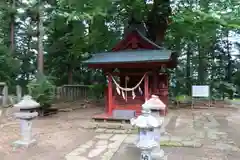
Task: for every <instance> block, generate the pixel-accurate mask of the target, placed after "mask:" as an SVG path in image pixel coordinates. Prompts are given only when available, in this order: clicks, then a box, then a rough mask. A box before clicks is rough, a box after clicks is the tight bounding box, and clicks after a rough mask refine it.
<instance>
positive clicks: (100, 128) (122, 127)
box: [83, 122, 138, 134]
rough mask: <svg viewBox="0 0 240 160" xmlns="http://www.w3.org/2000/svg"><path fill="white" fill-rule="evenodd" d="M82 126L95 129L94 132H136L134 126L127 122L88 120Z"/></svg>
mask: <svg viewBox="0 0 240 160" xmlns="http://www.w3.org/2000/svg"><path fill="white" fill-rule="evenodd" d="M83 128H84V129H91V130H95V132H96V133H111V134H112V133H114V134H136V133H137V132H138V129H137V128H136V127H133V126H132V125H131V124H127V123H126V124H124V123H113V122H111V123H109V122H99V123H98V122H90V123H88V125H86V126H84V127H83Z"/></svg>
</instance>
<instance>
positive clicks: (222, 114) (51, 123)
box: [0, 104, 240, 160]
mask: <svg viewBox="0 0 240 160" xmlns="http://www.w3.org/2000/svg"><path fill="white" fill-rule="evenodd" d="M72 105H73V104H72ZM74 105H76V106H71V108H75V107H78V106H77V104H74ZM66 106H68V107H69V105H66ZM61 108H62V106H61ZM63 108H64V107H63ZM102 111H103V108H100V107H93V106H92V107H90V108H85V109H77V110H73V111H71V112H60V113H58V114H56V115H51V116H47V117H41V118H37V119H36V120H34V122H33V135H34V138H35V139H36V140H37V144H36V145H34V146H32V147H30V148H28V149H24V148H14V147H13V146H12V143H13V142H14V141H15V140H18V139H19V138H20V135H19V134H20V131H19V127H20V126H19V121H18V120H16V119H14V118H13V116H12V113H13V112H15V110H14V109H12V108H11V109H7V110H5V111H4V112H3V116H1V117H0V137H1V138H0V160H65V156H66V154H68V153H70V152H71V151H72V150H74V149H76V148H77V147H78V146H79V145H81V144H85V142H87V141H91V140H92V139H93V137H94V136H96V134H97V133H95V132H94V131H92V130H86V129H83V126H85V125H87V124H88V123H89V121H90V119H91V116H92V115H94V114H96V113H101V112H102ZM193 115H195V118H193V117H194V116H193ZM206 115H212V117H213V118H214V119H215V120H216V123H217V124H219V125H215V126H214V125H213V126H211V125H208V123H209V122H208V121H206V119H204V117H206ZM239 115H240V111H238V110H237V109H224V108H221V109H219V108H215V109H202V110H190V109H178V110H170V111H169V116H167V117H166V118H169V122H168V124H167V125H166V130H167V132H168V133H171V134H172V135H174V136H184V135H185V136H186V135H187V136H188V134H192V133H193V132H194V134H195V133H198V132H203V133H205V136H206V137H204V138H202V139H201V142H202V143H204V145H205V146H204V147H202V148H197V149H195V148H191V149H189V148H178V147H175V148H171V147H167V148H166V147H165V148H164V150H165V152H166V153H168V154H169V159H170V160H181V159H183V160H196V158H199V159H202V160H204V158H205V160H208V159H209V160H210V159H212V160H213V159H214V158H215V159H216V158H217V159H218V160H221V159H224V160H237V159H240V158H239V157H240V152H239V151H236V150H235V151H232V150H231V149H229V147H228V148H227V147H226V146H225V147H222V146H218V143H220V142H223V141H224V142H225V141H226V144H228V143H229V144H232V143H234V145H231V146H234V147H235V148H238V147H239V146H240V116H239ZM196 122H197V123H196ZM192 124H193V125H192ZM189 125H190V127H189ZM196 126H198V127H196ZM193 130H194V131H193ZM222 132H224V133H226V134H227V135H226V136H225V137H220V138H218V137H217V138H216V136H214V135H212V133H222ZM222 134H223V133H222ZM226 137H227V138H226ZM219 147H220V148H221V149H218V148H219ZM219 157H221V158H220V159H219ZM120 159H125V160H138V159H139V150H137V149H136V147H135V146H133V145H129V144H124V143H123V144H122V145H121V147H120V148H119V150H118V151H117V152H116V153H115V154H114V156H113V157H112V160H120ZM78 160H85V159H78ZM89 160H90V159H89ZM99 160H100V159H99Z"/></svg>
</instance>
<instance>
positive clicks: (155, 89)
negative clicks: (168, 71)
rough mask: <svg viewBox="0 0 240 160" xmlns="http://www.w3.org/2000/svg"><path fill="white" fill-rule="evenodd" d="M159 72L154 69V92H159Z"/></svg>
mask: <svg viewBox="0 0 240 160" xmlns="http://www.w3.org/2000/svg"><path fill="white" fill-rule="evenodd" d="M157 73H158V72H157V71H156V70H154V71H153V94H158V93H157V91H158V83H159V82H158V74H157Z"/></svg>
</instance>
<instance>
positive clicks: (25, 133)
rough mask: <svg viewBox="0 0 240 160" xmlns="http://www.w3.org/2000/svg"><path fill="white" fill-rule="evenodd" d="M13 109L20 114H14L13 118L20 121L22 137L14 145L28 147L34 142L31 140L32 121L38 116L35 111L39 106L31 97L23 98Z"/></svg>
mask: <svg viewBox="0 0 240 160" xmlns="http://www.w3.org/2000/svg"><path fill="white" fill-rule="evenodd" d="M14 107H16V108H19V109H20V112H17V113H15V117H16V118H18V119H20V124H21V126H20V129H21V136H22V139H21V140H18V141H16V142H14V145H16V146H24V147H28V146H29V145H31V144H33V143H35V142H36V140H34V139H32V133H31V130H32V120H33V119H34V118H36V117H37V116H38V112H36V111H35V109H36V108H38V107H40V104H39V103H37V102H36V101H34V100H33V99H32V97H31V96H24V97H23V99H22V100H21V101H20V102H19V103H17V104H15V105H14Z"/></svg>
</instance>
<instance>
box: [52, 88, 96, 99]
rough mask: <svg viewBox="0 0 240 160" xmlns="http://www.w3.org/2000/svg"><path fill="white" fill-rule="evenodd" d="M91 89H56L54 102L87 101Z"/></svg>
mask: <svg viewBox="0 0 240 160" xmlns="http://www.w3.org/2000/svg"><path fill="white" fill-rule="evenodd" d="M90 94H91V88H90V86H88V85H63V86H61V87H57V88H56V97H55V101H56V102H59V101H76V100H84V99H88V98H89V97H90Z"/></svg>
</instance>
